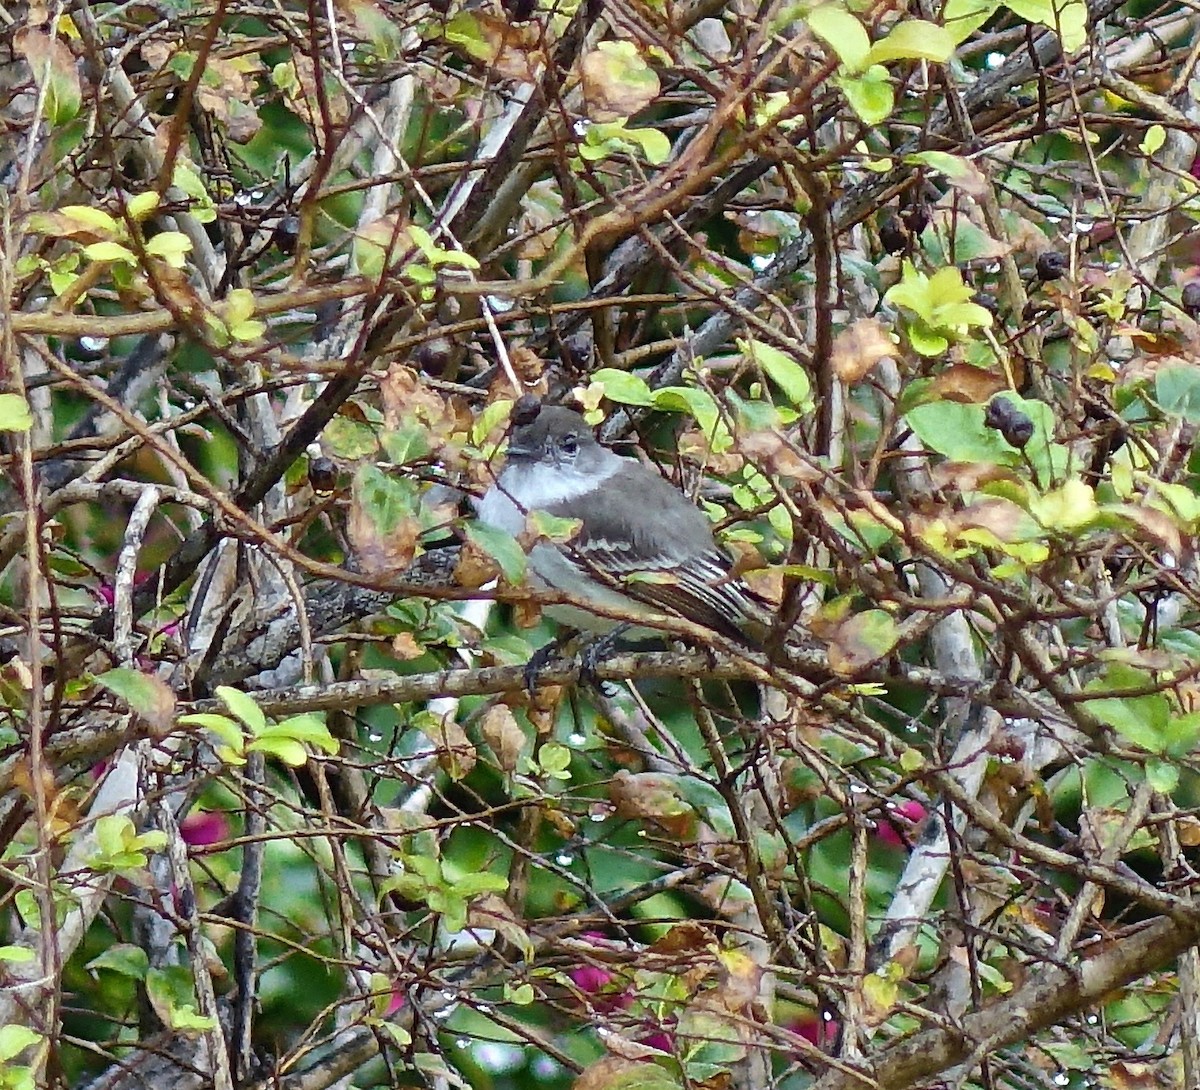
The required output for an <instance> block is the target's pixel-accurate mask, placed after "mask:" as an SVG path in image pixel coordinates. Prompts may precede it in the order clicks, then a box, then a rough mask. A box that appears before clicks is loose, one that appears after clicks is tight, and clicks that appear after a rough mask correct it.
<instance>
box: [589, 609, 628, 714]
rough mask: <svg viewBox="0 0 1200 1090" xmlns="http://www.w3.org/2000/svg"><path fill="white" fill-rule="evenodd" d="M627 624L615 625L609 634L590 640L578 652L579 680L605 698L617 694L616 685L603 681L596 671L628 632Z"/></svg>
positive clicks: (610, 697)
mask: <svg viewBox="0 0 1200 1090" xmlns="http://www.w3.org/2000/svg"><path fill="white" fill-rule="evenodd" d="M629 628H630V626H629V625H627V624H621V625H617V627H616V628H614V629H613V630H612V631H611V632H606V633H605V634H604V635H603V636H597V637H596V638H595V639H593V640H590V641H589V642H588V643H586V644H584V646H583V647H582V648H581V649H580V651H579V680H580V681H582V682H584V683H585V684H587V685H591V686H593V687H594V688H596V689H599V690H600V692H601V693H602V694H603V695H604V696H605V697H606V698H607V699H610V700H611V699H612V698H613V697H614V696H615V695H616V693H617V685H616V684H615V683H614V682H612V681H603V680H601V678H600V677H599V674H598V670H599V668H600V666H601V664H602V663H603V662H604V660H605V659H606V658H608V657H609V656H610V655H612V653H613V652H614V651H616V649H617V644H618V643H620V642H621V637H622V636H624V635H625V633H626V632H627V631H628V630H629Z"/></svg>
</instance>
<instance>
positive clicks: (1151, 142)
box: [1138, 125, 1167, 155]
mask: <svg viewBox="0 0 1200 1090" xmlns="http://www.w3.org/2000/svg"><path fill="white" fill-rule="evenodd" d="M1166 142H1167V130H1166V129H1164V128H1163V127H1162V126H1161V125H1151V126H1150V128H1148V129H1147V130H1146V135H1145V136H1143V137H1142V142H1141V144H1139V145H1138V146H1139V148H1140V149H1141V152H1142V154H1143V155H1153V154H1154V153H1155V152H1156V151H1158V149H1159V148H1161V147H1162V146H1163V144H1165V143H1166Z"/></svg>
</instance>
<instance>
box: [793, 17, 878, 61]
mask: <svg viewBox="0 0 1200 1090" xmlns="http://www.w3.org/2000/svg"><path fill="white" fill-rule="evenodd" d="M805 22H807V23H808V29H809V30H811V31H812V32H813V34H815V35H816V36H817V37H818V38H820V39H821V41H823V42H824V43H825V44H826V45H827V46H829V47H830V49H832V50H833V51H834V53H836V54H837V57H838V60H840V61H841V62H842V64H844V65H845V66H846V69H847V71H849V72H861V71H862V70H863V69H864V68H866V67H867V64H868V61H867V56H868V54H869V53H870V51H871V39H870V38H868V37H867V32H866V29H865V28H864V27H863V25H862V23H861V22H860V21H859V19H858V17H857V16H855V15H852V14H850V12H848V11H847V10H846V9H845V8H843V7H841V6H839V5H837V4H822V5H821V6H820V7H818V8H814V9H813V10H812V11H810V12H809V13H808V18H807V19H806V20H805Z"/></svg>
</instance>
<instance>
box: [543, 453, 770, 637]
mask: <svg viewBox="0 0 1200 1090" xmlns="http://www.w3.org/2000/svg"><path fill="white" fill-rule="evenodd" d="M630 497H636V499H637V500H638V503H639V510H638V512H637V515H636V516H635V517H632V518H631V517H630V514H629V508H628V503H627V501H628V499H629V498H630ZM549 513H550V514H553V515H558V516H560V517H564V518H576V519H579V520H580V522H581V523H582V526H581V528H580V531H579V533H578V535H577V536H576V538H575V539H574V540H573V541H572V542H571V543H570V544H569V545H567V546H565V547H564V548H563V552H564V553H565V554H566V555H567V556H568V557H570V558H571V559H572V561H573V562H574V563H575V564H576V565H577V566H578V567H579V568H580V570H581V571H583V572H585V573H587V574H589V575H590V576H591V577H592V578H593V579H597V580H598V581H600V582H604V583H607V584H609V585H610V586H613V587H615V588H617V589H619V590H621V591H622V592H623V593H625V594H627V595H628V596H629V597H630V598H634V599H636V600H638V601H640V602H644V603H645V604H647V605H651V606H654V607H655V608H658V609H662V610H664V611H666V612H667V613H671V614H676V615H678V616H680V617H684V618H686V619H687V620H691V621H695V622H697V623H698V624H702V625H705V626H706V627H708V628H712V629H715V630H716V631H718V632H721V633H723V634H725V635H727V636H731V637H733V638H735V639H739V640H743V641H744V640H745V639H746V638H747V628H748V627H749V628H750V629H751V630H760V629H761V628H762V627H763V625H764V621H763V618H764V614H765V613H766V612H767V611H768V610H769V608H770V607H769V605H768V603H766V602H765V600H763V599H760V598H758V597H757V595H755V594H754V593H753V592H752V591H751V590H750V589H749V588H748V587H747V586H746V585H745V584H744V583H742V581H741V580H740V579H737V578H736V577H735V576H733V575H732V574H731V564H730V561H729V558H728V557H727V556H726V555H725V554H724V553H723V552H722V551H721V549H720V548H719V547H718V546H717V544H716V543H715V541H714V540H713V536H712V527H711V525H710V523H709V521H708V518H707V516H705V514H704V512H702V511H701V510H699V508H697V507H695V506H694V505H693V504H691V503H690V502H689V501H688V500H687V499H686V498H685V497H684V496H683V495H682V494H681V493H680V492H679V491H678V490H676V489H675V488H673V487H672V486H671V485H669V484H668V483H667V482H666V481H664V480H663V479H662V478H661V477H659V476H658V475H657V474H655V473H653V472H652V471H651V470H648V469H646V468H644V467H643V466H639V465H637V464H636V463H630V466H629V467H628V468H623V469H622V471H621V472H620V473H619V474H617V475H615V476H614V477H613V478H611V479H610V480H609V481H608V482H607V484H606V486H605V488H603V489H600V490H596V491H594V492H591V493H589V494H588V495H587V497H586V502H579V501H576V500H566V501H563V502H561V503H556V504H554V505H552V506H551V507H550V508H549Z"/></svg>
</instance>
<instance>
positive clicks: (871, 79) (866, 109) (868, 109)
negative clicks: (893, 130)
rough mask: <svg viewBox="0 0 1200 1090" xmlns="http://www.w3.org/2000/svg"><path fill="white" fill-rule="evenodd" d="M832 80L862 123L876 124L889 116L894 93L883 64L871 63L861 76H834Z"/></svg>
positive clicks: (894, 102)
mask: <svg viewBox="0 0 1200 1090" xmlns="http://www.w3.org/2000/svg"><path fill="white" fill-rule="evenodd" d="M833 82H834V83H836V84H837V85H838V87H840V88H841V91H842V94H844V95H845V96H846V101H847V102H849V103H850V108H851V109H852V110H853V111H854V112H855V113H856V114H857V115H858V119H859V120H860V121H861V122H862V123H863V124H864V125H878V124H880V122H883V121H886V120H887V119H888V118H889V117H890V116H891V114H892V110H893V108H894V107H895V105H896V94H895V92H894V91H893V90H892V81H891V77H890V76H889V75H888V70H887V69H886V68H884V67H883V65H881V64H873V65H872V66H871V67H870V68H868V69H867V70H866V71H865V72H864V73H863V74H862V75H861V76H835V77H834V81H833Z"/></svg>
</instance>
